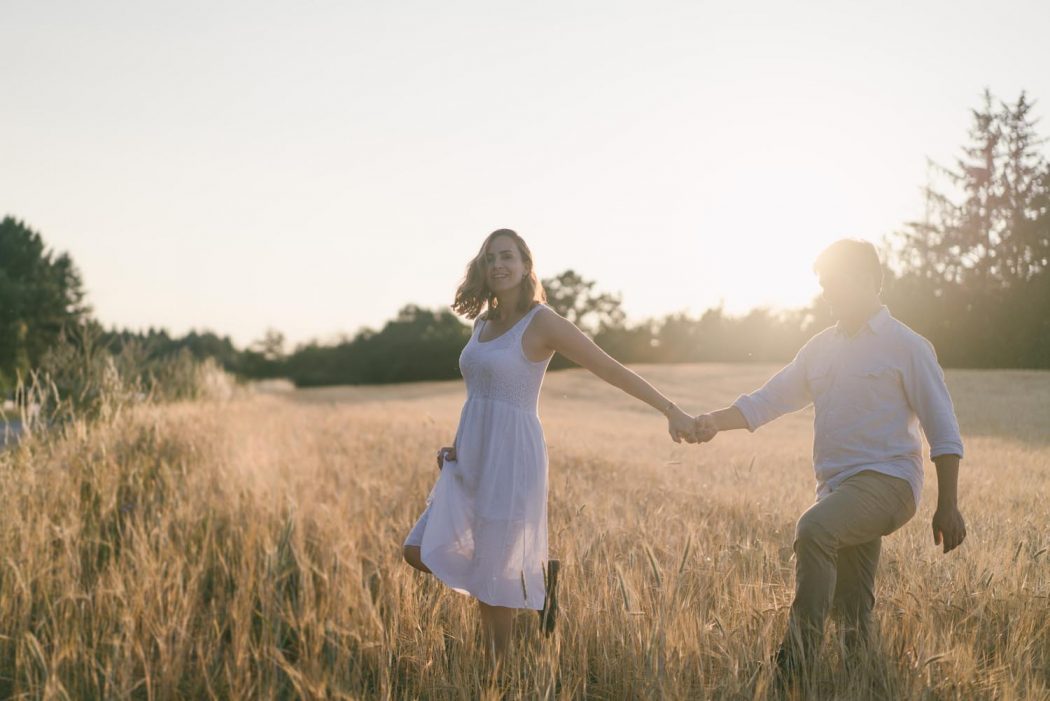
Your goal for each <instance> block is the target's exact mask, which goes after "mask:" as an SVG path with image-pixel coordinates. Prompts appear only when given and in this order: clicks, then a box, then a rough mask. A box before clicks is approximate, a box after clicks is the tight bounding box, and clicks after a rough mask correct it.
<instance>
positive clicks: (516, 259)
mask: <svg viewBox="0 0 1050 701" xmlns="http://www.w3.org/2000/svg"><path fill="white" fill-rule="evenodd" d="M527 272H528V271H526V270H525V262H524V261H522V259H521V251H519V250H518V245H517V244H516V243H515V242H514V239H512V238H510V237H509V236H497V237H496V238H494V239H492V241H490V242H489V245H488V247H487V248H486V249H485V282H486V283H487V284H488V287H489V289H490V290H492V291H493V292H494V293H496V294H499V293H500V292H504V291H506V290H509V289H513V288H514V287H517V286H518V285H520V284H521V280H522V278H523V277H525V275H526V274H527Z"/></svg>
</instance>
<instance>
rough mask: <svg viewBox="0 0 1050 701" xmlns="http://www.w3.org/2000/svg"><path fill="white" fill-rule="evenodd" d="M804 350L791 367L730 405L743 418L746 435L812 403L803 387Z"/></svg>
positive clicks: (805, 385)
mask: <svg viewBox="0 0 1050 701" xmlns="http://www.w3.org/2000/svg"><path fill="white" fill-rule="evenodd" d="M805 350H806V348H805V347H803V348H802V350H800V351H799V352H798V354H797V355H796V356H795V359H794V360H792V361H791V363H789V364H788V365H787V366H785V367H784V368H783V369H782V370H781V371H780V372H778V373H777V374H776V375H773V377H771V378H769V381H768V382H766V384H764V385H762V387H761V388H760V389H757V390H755V391H754V392H752V393H751V394H742V395H740V396H739V397H737V400H736V401H735V402H733V406H735V407H736V408H737V409H739V410H740V413H741V414H743V415H744V420H745V421H747V430H748V431H752V432H753V431H755V429H757V428H758V427H759V426H762V425H764V424H767V423H769V422H770V421H772V420H773V419H775V418H777V417H779V416H783V415H784V414H789V413H791V412H793V411H798V410H799V409H802V408H803V407H806V406H808V405H809V404H810V402H812V401H813V398H812V397H811V396H810V393H809V385H808V384H807V383H806V370H805V362H804V360H803V352H804V351H805Z"/></svg>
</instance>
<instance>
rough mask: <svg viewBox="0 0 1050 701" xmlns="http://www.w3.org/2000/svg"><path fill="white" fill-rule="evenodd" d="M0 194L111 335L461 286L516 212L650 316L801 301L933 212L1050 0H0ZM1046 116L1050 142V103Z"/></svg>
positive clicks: (557, 251)
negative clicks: (823, 265) (932, 197)
mask: <svg viewBox="0 0 1050 701" xmlns="http://www.w3.org/2000/svg"><path fill="white" fill-rule="evenodd" d="M0 23H2V26H3V28H4V30H5V31H4V40H3V42H0V215H3V214H11V215H14V216H16V217H18V218H20V219H23V220H25V221H26V222H27V223H28V224H29V225H30V226H32V227H33V228H34V229H36V230H38V231H40V232H41V234H42V235H43V236H44V238H45V240H46V241H47V242H48V243H49V244H50V245H51V246H52V247H53V248H55V249H56V250H59V251H68V252H69V253H70V254H71V255H72V257H73V259H74V260H75V262H76V263H77V264H78V266H79V268H80V270H81V272H82V274H83V277H84V281H85V283H86V287H87V290H88V293H89V301H90V303H91V304H92V305H93V307H94V309H95V313H96V316H97V317H98V318H99V319H100V320H101V321H102V322H103V323H104V324H106V325H107V326H109V325H118V326H120V327H131V328H145V327H148V326H151V325H153V326H158V327H166V328H168V329H169V330H170V331H172V332H173V333H176V334H182V333H185V332H186V331H188V330H190V329H191V328H195V329H211V330H214V331H216V332H219V333H222V334H229V335H231V336H232V337H233V339H234V340H235V342H237V343H238V344H240V345H244V344H247V343H249V342H250V341H252V340H253V339H256V338H258V337H260V336H262V334H263V332H264V331H265V330H266V329H267V328H268V327H274V328H276V329H279V330H281V331H283V332H284V333H285V334H287V336H288V337H289V339H290V340H291V341H292V342H299V341H304V340H307V339H309V338H320V339H322V340H327V339H331V338H334V337H335V335H336V334H339V333H353V332H355V331H356V330H357V329H359V328H360V327H362V326H366V325H367V326H372V327H378V326H380V325H381V324H382V323H383V322H384V321H385V320H387V319H389V318H391V317H392V316H393V315H394V314H395V313H396V312H397V310H398V309H399V308H400V307H401V306H403V305H404V304H406V303H417V304H421V305H423V306H428V307H437V306H441V305H448V304H449V303H450V302H451V298H452V295H453V293H454V291H455V288H456V286H457V284H458V282H459V280H460V278H461V276H462V273H463V269H464V267H465V265H466V263H467V262H468V261H469V259H470V258H471V257H472V256H473V255H474V254H475V253H476V251H477V248H478V246H479V245H480V243H481V241H482V239H483V238H484V237H485V236H486V235H487V234H488V233H489V232H490V231H492V230H493V229H496V228H501V227H509V228H513V229H516V230H517V231H518V232H519V233H521V234H522V235H523V236H524V237H525V239H526V240H527V241H528V242H529V243H530V245H531V247H532V249H533V253H534V254H535V256H536V265H537V270H538V272H539V274H540V275H541V276H549V275H553V274H556V273H558V272H560V271H562V270H565V269H566V268H574V269H576V270H577V271H579V272H581V273H582V274H583V275H584V276H585V277H587V278H589V279H594V280H597V282H598V286H599V287H600V288H602V289H605V290H609V291H613V292H619V293H621V294H622V295H623V299H624V307H625V310H626V312H627V313H628V318H629V319H630V320H633V321H637V320H640V319H642V318H645V317H649V316H663V315H664V314H667V313H670V312H675V311H689V312H693V313H698V312H700V311H702V310H704V309H706V308H708V307H710V306H714V305H717V304H719V303H724V304H725V306H726V308H727V309H728V310H729V311H731V312H742V311H745V310H747V309H750V308H752V307H755V306H775V307H793V306H798V305H802V304H805V303H806V302H807V301H809V300H810V299H811V298H812V297H813V296H814V295H815V294H816V293H817V287H816V283H815V280H814V279H813V276H812V273H811V271H810V265H811V262H812V259H813V258H814V256H815V255H816V254H817V253H818V252H819V250H820V249H821V248H822V247H823V246H824V245H826V244H827V243H829V242H831V241H833V240H835V239H837V238H841V237H843V236H860V237H864V238H869V239H871V240H876V241H877V240H878V239H880V238H881V237H882V236H883V235H885V234H887V233H889V232H891V231H893V230H895V229H897V228H899V227H900V225H901V224H902V223H903V222H904V221H907V220H909V219H913V218H916V217H918V216H920V215H921V213H922V197H921V193H920V188H921V186H922V185H923V183H924V182H925V179H926V159H927V157H930V158H933V159H935V160H938V161H941V162H944V163H951V162H952V159H953V158H954V156H955V155H957V154H958V151H959V147H960V145H961V144H962V143H963V142H964V140H965V137H966V130H967V128H968V127H969V123H970V122H969V112H968V111H969V109H971V108H973V107H976V106H978V104H979V99H980V93H981V91H982V90H983V89H984V88H985V87H986V86H987V87H989V88H991V89H992V91H993V92H994V93H995V94H996V95H997V96H999V97H1000V98H1003V99H1008V100H1011V101H1012V100H1014V99H1016V97H1017V95H1018V94H1019V92H1020V90H1022V89H1025V90H1027V91H1028V93H1029V95H1030V97H1031V98H1034V99H1035V100H1037V101H1038V104H1037V108H1036V113H1037V114H1038V115H1041V116H1046V115H1047V114H1048V112H1047V104H1050V103H1048V102H1047V101H1050V48H1048V47H1050V42H1048V41H1047V39H1046V29H1047V28H1048V27H1050V3H1047V2H1045V1H1043V2H1034V1H1032V2H1016V1H1009V2H995V3H991V2H959V1H953V2H947V1H940V0H939V1H937V2H926V1H923V2H868V3H861V2H844V1H842V0H838V1H837V2H795V3H785V2H776V1H772V0H769V1H763V2H750V3H728V2H719V3H714V2H658V1H652V0H650V1H648V2H633V3H628V2H612V1H610V0H603V1H601V2H572V1H571V0H561V1H559V2H520V1H519V2H513V3H512V2H495V1H491V0H490V1H479V2H442V3H436V2H393V1H388V2H378V1H377V2H367V3H366V2H354V1H346V0H343V1H341V2H305V3H304V2H300V3H291V2H288V3H277V2H268V1H267V2H263V1H261V0H252V1H251V2H248V1H238V2H214V1H209V2H200V1H190V2H188V1H181V2H177V3H176V2H166V3H159V2H142V1H141V0H138V1H135V2H131V1H128V2H112V1H109V0H105V1H100V2H57V1H56V2H44V1H41V0H32V1H30V2H27V1H24V0H14V1H12V0H6V1H5V2H3V3H2V4H0ZM1041 133H1042V134H1044V135H1047V136H1050V123H1048V122H1044V123H1043V124H1042V129H1041Z"/></svg>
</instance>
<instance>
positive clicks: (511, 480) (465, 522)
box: [405, 304, 550, 610]
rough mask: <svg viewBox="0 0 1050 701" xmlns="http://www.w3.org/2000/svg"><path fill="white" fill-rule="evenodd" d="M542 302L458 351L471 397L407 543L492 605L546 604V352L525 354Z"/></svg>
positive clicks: (450, 580)
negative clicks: (450, 454) (538, 357)
mask: <svg viewBox="0 0 1050 701" xmlns="http://www.w3.org/2000/svg"><path fill="white" fill-rule="evenodd" d="M544 306H545V305H541V304H537V305H536V306H535V307H533V308H532V309H530V310H529V311H528V312H527V313H526V314H525V316H523V317H522V318H521V319H520V320H519V321H518V322H517V323H516V324H515V325H514V326H512V327H511V328H510V329H509V330H507V331H506V332H505V333H503V334H502V335H500V336H498V337H496V338H494V339H492V340H490V341H485V342H481V341H479V340H478V339H479V337H480V335H481V331H482V329H484V328H485V322H484V321H483V322H481V323H479V324H478V325H477V328H475V330H474V333H472V334H471V337H470V341H468V342H467V345H466V346H465V347H464V348H463V352H462V353H461V354H460V356H459V368H460V371H461V372H462V373H463V379H464V380H465V381H466V383H467V401H466V403H465V404H464V405H463V411H462V413H461V414H460V418H459V428H458V430H457V432H456V445H455V447H456V460H454V461H446V462H445V466H444V468H443V469H442V470H441V473H440V474H439V476H438V480H437V483H436V484H435V485H434V488H433V490H432V491H431V493H430V496H429V497H428V499H427V508H426V510H425V511H424V512H423V515H422V516H420V517H419V520H418V521H417V522H416V525H415V526H414V527H413V528H412V532H411V533H409V535H408V538H407V539H406V540H405V544H406V545H418V546H419V547H420V555H421V559H422V560H423V563H424V564H425V565H426V566H427V567H428V568H430V571H431V572H433V573H434V575H435V576H436V577H437V578H438V579H440V580H441V581H443V582H444V583H445V584H447V585H449V586H450V587H452V588H453V589H455V590H456V591H459V592H461V593H464V594H470V595H471V596H474V597H476V598H477V599H478V600H479V601H482V602H484V603H486V604H489V605H490V606H505V607H508V608H528V609H536V610H540V609H542V608H543V603H544V586H543V567H544V565H545V563H546V561H547V446H546V443H545V442H544V440H543V429H542V428H541V427H540V419H539V415H538V413H537V403H538V400H539V395H540V386H541V384H542V383H543V375H544V373H545V372H546V370H547V365H548V364H549V363H550V359H549V358H548V359H546V360H542V361H539V362H533V361H531V360H529V359H528V358H526V357H525V352H524V350H523V349H522V347H521V339H522V336H523V335H524V334H525V330H526V329H527V328H528V326H529V322H530V321H531V320H532V318H533V317H534V316H535V315H536V314H537V313H538V312H539V310H540V309H541V308H543V307H544Z"/></svg>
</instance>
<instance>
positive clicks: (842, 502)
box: [778, 472, 915, 671]
mask: <svg viewBox="0 0 1050 701" xmlns="http://www.w3.org/2000/svg"><path fill="white" fill-rule="evenodd" d="M910 490H911V488H910V486H909V485H908V483H907V482H906V481H905V480H902V479H898V478H895V477H890V476H888V475H882V474H879V473H876V472H862V473H860V474H858V475H855V476H854V477H851V478H850V479H848V480H846V481H845V482H844V483H842V484H841V485H840V486H839V487H838V489H836V490H835V491H834V492H832V493H831V494H830V495H828V496H827V497H825V498H824V499H822V500H821V501H819V502H817V503H816V504H814V505H813V506H812V507H810V508H809V510H808V511H806V513H804V514H803V515H802V518H800V519H799V521H798V526H797V528H796V531H795V600H794V602H792V604H791V615H790V618H789V620H788V630H787V634H786V636H785V638H784V643H783V646H782V651H781V653H780V654H779V655H778V660H779V662H780V664H781V666H782V667H783V668H784V669H785V670H786V671H791V670H798V669H801V668H804V667H809V666H810V665H812V662H813V658H814V656H815V655H816V653H817V651H818V650H819V647H820V643H821V640H822V639H823V636H824V622H825V620H826V618H827V615H828V610H829V609H830V608H831V604H832V599H833V596H834V593H835V581H836V579H837V569H838V560H839V551H840V550H841V549H842V548H849V547H855V546H859V545H862V544H864V543H870V542H871V541H874V540H878V539H879V538H880V537H881V536H882V535H884V534H887V533H891V532H893V531H894V530H896V529H897V528H899V527H900V525H901V524H903V523H904V522H905V521H907V520H908V518H910V517H911V515H912V514H913V513H914V511H915V506H914V504H913V503H912V501H913V500H912V497H911V491H910ZM904 497H907V498H906V499H905V498H904ZM875 563H877V559H876V561H875ZM875 563H873V564H872V566H871V568H870V569H871V575H872V578H874V564H875ZM872 586H874V585H872Z"/></svg>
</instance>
